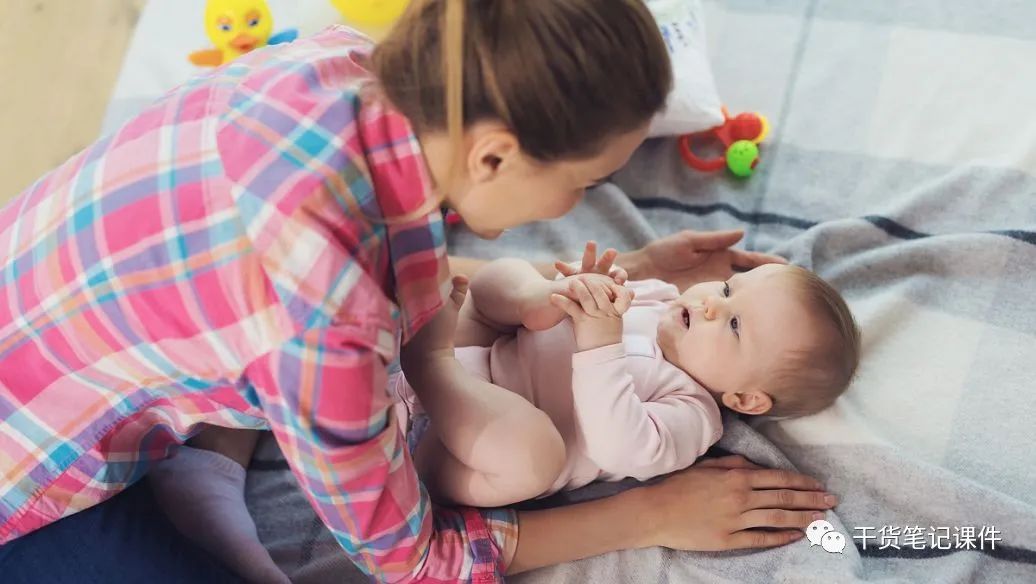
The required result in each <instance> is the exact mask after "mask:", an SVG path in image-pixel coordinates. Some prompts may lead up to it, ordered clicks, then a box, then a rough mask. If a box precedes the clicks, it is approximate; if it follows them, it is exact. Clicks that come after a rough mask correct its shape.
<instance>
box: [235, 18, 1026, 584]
mask: <svg viewBox="0 0 1036 584" xmlns="http://www.w3.org/2000/svg"><path fill="white" fill-rule="evenodd" d="M706 9H707V16H708V28H709V30H710V39H709V45H710V49H711V52H712V61H713V63H714V67H715V73H716V78H717V82H718V84H719V88H720V91H721V93H722V94H723V95H724V97H725V100H726V102H727V103H728V104H729V105H730V106H731V110H732V111H735V112H736V111H741V109H742V108H744V109H749V108H751V109H753V110H758V111H762V112H763V113H766V114H767V115H769V116H770V119H771V121H772V122H773V125H774V134H773V136H772V138H771V139H770V141H769V143H767V144H766V145H765V147H764V150H763V161H762V163H761V165H760V167H759V169H758V172H757V174H756V175H755V176H754V177H752V178H750V179H748V180H737V179H733V178H731V177H729V176H726V175H722V174H714V175H703V174H700V173H697V172H694V171H691V170H689V169H688V168H686V167H685V166H684V165H683V164H682V163H681V161H680V159H679V157H678V155H677V151H676V148H675V145H674V143H673V142H671V141H659V142H654V143H649V144H647V145H645V146H644V147H643V149H642V150H641V151H640V152H639V153H638V154H637V155H636V157H635V159H634V160H633V162H632V164H631V165H630V166H629V167H628V168H627V169H625V170H624V171H622V172H621V173H620V174H619V175H618V176H616V177H614V181H613V184H609V185H606V186H603V187H601V188H599V189H597V190H596V191H595V192H593V193H592V194H591V195H590V196H589V197H588V198H587V200H586V202H585V203H584V204H583V205H581V206H580V207H579V208H578V209H577V210H576V211H575V212H574V213H573V214H572V215H571V216H569V217H566V218H564V219H562V220H559V221H555V222H550V223H544V224H539V225H534V226H530V227H528V228H524V229H519V230H515V231H513V232H510V233H508V234H506V235H505V236H504V237H502V238H501V239H500V240H498V241H496V242H491V243H490V242H484V241H481V240H478V239H476V238H474V237H472V236H471V235H470V234H468V233H465V232H464V231H462V230H460V231H456V232H455V233H453V235H452V236H451V240H450V245H451V251H452V252H453V253H457V254H466V255H473V256H478V257H487V258H488V257H496V256H501V255H516V256H524V257H529V258H537V259H546V258H552V257H554V256H557V255H562V256H574V254H575V253H576V252H577V251H578V250H579V249H580V247H581V245H582V243H583V242H584V240H586V239H587V238H595V239H597V240H598V241H600V242H601V243H602V244H603V245H610V246H616V247H618V248H620V249H621V248H625V249H630V248H634V247H637V246H640V245H643V244H644V243H646V242H648V241H650V240H651V239H652V238H655V237H659V236H663V235H666V234H668V233H672V232H674V231H677V230H680V229H684V228H691V229H699V230H700V229H720V228H731V227H742V228H744V229H746V230H747V232H748V235H747V237H746V239H745V242H744V245H745V247H747V248H749V249H753V250H763V251H769V252H775V253H780V254H784V255H786V256H787V257H789V258H790V259H791V260H792V261H794V262H795V263H798V264H800V265H803V266H806V267H808V268H811V269H813V270H816V271H817V272H819V273H820V274H821V275H822V276H824V277H825V278H827V279H828V280H829V281H831V282H832V283H833V284H835V285H836V286H837V287H839V288H840V289H841V290H842V291H843V292H844V293H845V295H846V297H847V298H848V300H849V301H850V304H851V306H852V308H853V310H854V312H855V313H856V315H857V317H858V319H859V321H860V322H861V324H862V326H863V329H864V344H865V352H864V361H863V365H862V368H861V371H860V374H859V377H858V379H857V381H856V382H855V383H854V385H853V386H852V388H851V389H850V390H849V392H848V393H847V394H846V395H845V396H844V397H843V398H841V399H840V400H839V401H838V402H837V404H836V405H835V406H834V407H832V408H831V409H829V410H828V411H825V412H823V413H821V414H819V415H816V416H812V417H809V418H805V419H799V420H792V421H783V422H773V423H766V424H748V423H745V422H744V421H741V420H740V419H736V418H733V417H729V418H728V419H727V420H726V432H725V435H724V437H723V439H722V441H721V442H720V446H721V447H722V448H724V449H725V450H728V451H733V452H739V453H743V454H744V455H746V456H748V457H749V458H751V459H753V460H756V461H758V462H760V463H763V464H767V465H773V466H780V467H787V468H795V469H798V470H801V471H804V472H807V473H810V474H812V475H814V476H816V477H818V478H820V479H821V480H822V481H824V482H825V484H826V485H827V486H828V488H829V489H831V490H832V491H833V492H835V493H837V494H838V495H839V496H840V497H841V501H842V502H841V504H840V505H839V507H838V508H837V509H836V510H835V512H833V513H832V514H831V516H830V520H831V522H832V524H833V526H834V528H835V529H836V530H837V531H839V532H841V533H842V534H844V535H845V536H846V540H847V542H848V544H849V545H847V547H846V548H845V550H844V552H843V553H841V554H838V553H829V552H827V551H825V550H824V549H823V548H822V547H821V546H811V545H810V544H809V542H807V541H805V540H803V541H800V542H797V543H795V544H792V545H789V546H786V547H784V548H781V549H775V550H769V551H761V552H739V553H718V554H717V553H708V554H705V553H682V552H672V551H669V550H662V549H651V550H643V551H638V552H622V553H613V554H607V555H604V556H601V557H597V558H592V559H588V560H584V561H581V562H574V563H570V564H566V565H561V566H556V567H553V568H547V569H543V570H539V571H536V572H533V573H530V574H526V575H523V576H521V577H517V578H514V580H515V581H517V582H525V583H540V582H571V583H577V582H580V583H581V582H595V583H597V582H600V583H609V582H630V583H641V582H709V583H713V582H751V583H755V582H759V583H763V582H971V581H974V582H1023V581H1025V582H1036V432H1034V430H1033V420H1036V392H1034V389H1036V388H1034V381H1033V380H1034V379H1036V304H1034V297H1036V278H1034V274H1036V196H1034V195H1036V123H1034V122H1033V121H1032V115H1033V105H1034V104H1036V73H1034V69H1033V63H1036V3H1032V2H1023V1H1021V0H999V1H989V2H981V3H980V2H967V1H965V0H952V1H940V0H912V1H893V0H880V1H877V0H874V1H868V2H857V1H854V0H844V1H821V0H796V1H784V2H780V3H774V2H768V1H765V0H727V1H724V2H719V3H717V2H707V3H706ZM271 446H272V445H270V444H266V445H265V448H264V453H263V454H262V455H261V456H260V457H259V458H258V459H257V461H256V467H255V468H254V469H253V471H254V472H252V473H251V479H250V489H249V493H250V496H251V504H252V506H253V510H254V512H255V513H256V515H257V517H258V519H259V523H260V529H261V531H262V536H263V538H264V539H265V540H266V542H267V543H268V544H269V547H270V549H271V550H272V552H273V554H274V555H275V557H276V558H277V559H278V561H280V562H281V565H282V566H283V567H284V568H285V569H286V570H288V571H289V573H291V574H292V575H293V576H294V577H295V579H296V580H297V581H298V582H341V581H349V579H350V578H356V579H357V580H360V579H359V578H358V577H357V576H356V573H355V572H353V571H352V570H351V567H350V566H348V564H347V562H345V561H343V559H342V556H341V554H340V552H339V551H338V549H337V547H336V546H335V545H334V543H333V542H332V541H331V540H330V538H329V536H328V535H327V533H326V532H325V531H324V530H323V528H322V527H321V526H320V524H319V522H318V521H317V519H316V518H315V517H314V516H313V514H312V512H311V511H310V510H309V507H308V505H307V504H306V503H305V501H304V500H303V499H302V498H301V496H300V495H299V494H298V491H297V489H296V488H295V486H294V481H293V479H292V478H291V477H290V475H289V474H288V473H287V471H285V470H284V467H283V463H282V462H279V456H278V455H277V453H276V449H275V448H271ZM617 488H622V485H594V486H591V487H589V488H587V489H584V490H583V491H579V492H576V493H572V494H568V495H565V496H563V498H562V500H561V501H560V502H564V498H567V499H569V500H573V499H579V498H586V497H594V496H601V495H603V494H607V493H609V492H613V491H614V490H615V489H617ZM557 502H559V501H558V500H555V503H557ZM868 528H869V529H868Z"/></svg>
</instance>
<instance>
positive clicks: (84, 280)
mask: <svg viewBox="0 0 1036 584" xmlns="http://www.w3.org/2000/svg"><path fill="white" fill-rule="evenodd" d="M368 50H369V46H368V45H367V44H366V42H365V41H364V40H363V39H361V38H358V37H355V36H353V35H351V33H349V32H348V31H347V30H346V29H342V28H336V29H331V30H329V31H327V32H325V33H323V34H321V35H318V36H316V37H314V38H312V39H310V40H306V41H302V42H297V43H293V44H291V45H286V46H283V47H278V48H271V49H267V50H262V51H258V52H256V53H253V54H251V55H249V56H246V57H244V58H242V59H239V60H237V61H235V62H233V63H231V64H230V65H229V66H227V67H224V68H222V69H219V70H217V71H215V72H214V73H212V74H210V75H208V76H205V77H201V78H198V79H196V80H194V81H192V82H190V83H189V84H187V85H185V86H183V87H181V88H178V89H177V90H174V91H173V92H171V93H170V94H169V95H167V96H166V97H165V98H163V99H162V100H160V101H159V102H158V103H156V104H155V105H154V106H152V107H150V108H149V109H147V110H146V111H144V112H143V113H141V114H140V115H139V116H138V117H137V118H136V119H134V120H133V121H132V122H130V123H129V124H128V125H126V126H125V127H123V128H122V129H121V130H119V131H118V132H116V133H115V134H114V135H112V136H110V137H108V138H106V139H103V140H101V141H100V142H98V143H96V144H95V145H93V146H92V147H90V148H88V149H87V150H85V151H84V152H82V153H81V154H79V155H77V156H76V157H74V158H72V159H71V160H69V161H68V162H67V163H65V164H64V165H62V166H61V167H59V168H57V169H56V170H54V171H53V172H51V173H50V174H48V175H47V176H45V177H44V178H43V179H41V180H40V181H39V182H37V183H36V184H35V185H33V186H32V187H31V188H30V189H29V190H28V191H26V192H25V193H23V194H22V195H21V196H20V197H18V198H17V199H15V201H14V202H13V203H12V204H11V205H9V206H8V207H7V208H5V209H4V210H3V211H2V212H0V250H2V252H0V253H2V254H3V256H2V257H3V261H2V264H0V265H2V272H0V543H2V542H6V541H10V540H12V539H14V538H17V537H19V536H22V535H25V534H26V533H29V532H31V531H33V530H35V529H38V528H40V527H43V526H44V525H47V524H49V523H51V522H54V521H57V520H58V519H60V518H62V517H65V516H67V515H70V514H72V513H75V512H77V511H81V510H83V509H86V508H88V507H90V506H92V505H95V504H97V503H99V502H101V501H103V500H105V499H107V498H108V497H111V496H112V495H114V494H116V493H118V492H119V491H121V490H122V489H124V488H126V486H127V485H130V484H132V483H133V482H134V481H136V480H137V479H139V478H140V477H141V476H143V475H144V474H145V473H146V471H147V468H148V465H149V463H150V462H151V461H155V460H159V459H162V458H164V457H167V456H168V455H169V454H170V453H171V452H172V451H173V450H174V449H175V447H176V446H177V445H179V444H181V443H183V442H184V441H185V440H186V439H187V438H189V437H190V436H191V435H192V434H193V433H195V432H197V431H198V429H199V427H198V425H199V424H201V423H207V424H215V425H221V426H229V427H237V428H266V427H269V428H270V429H272V430H273V432H274V434H275V435H276V437H277V440H278V442H279V443H280V445H281V448H282V449H283V451H284V454H285V456H286V458H287V459H288V461H289V463H290V464H291V467H292V470H293V471H294V473H295V475H296V477H297V478H298V480H299V483H300V485H301V486H302V488H303V490H304V491H305V493H306V494H307V496H308V497H309V499H310V501H311V502H312V504H313V506H314V508H315V509H316V511H317V513H318V514H319V515H320V517H321V518H322V519H323V521H324V522H325V523H326V524H327V526H328V528H330V530H331V531H332V533H333V534H334V535H335V537H336V538H337V539H338V541H339V542H340V543H341V545H342V547H343V548H344V549H345V551H346V552H347V553H348V554H349V555H350V556H351V557H352V559H353V561H355V562H356V564H357V565H358V566H359V567H360V568H362V569H363V570H365V571H366V572H367V573H368V574H370V575H372V576H373V577H375V578H377V579H379V580H383V581H424V582H464V581H471V582H492V581H499V580H501V579H502V576H501V574H502V570H503V566H502V560H501V558H502V555H503V552H502V550H505V549H508V547H509V546H511V547H513V545H514V542H515V538H516V534H517V530H516V524H515V518H514V515H513V513H511V512H508V511H475V510H472V509H467V510H446V509H437V508H433V507H432V506H431V504H430V503H429V500H428V496H427V493H426V492H425V490H424V488H423V487H422V486H421V485H420V483H419V482H418V480H417V477H416V475H415V472H414V468H413V465H412V464H411V461H410V459H409V454H408V452H407V450H406V448H405V442H404V440H403V437H402V435H401V432H400V428H399V427H398V424H397V422H396V420H395V417H394V416H392V415H389V414H390V407H391V405H392V402H391V398H390V397H389V395H388V392H387V389H386V387H387V385H386V378H387V375H386V364H387V363H390V362H392V361H393V360H394V359H395V358H396V353H397V348H398V342H399V338H400V337H402V339H403V340H406V339H407V338H409V336H410V335H411V334H412V333H413V331H415V330H416V329H418V328H419V327H420V326H421V325H422V324H424V322H426V321H427V320H428V318H429V317H430V316H431V315H432V314H434V313H435V311H436V310H437V309H438V308H439V307H440V306H441V304H442V301H443V298H444V294H445V292H446V291H447V288H448V286H449V283H448V278H447V277H446V276H447V274H448V268H447V264H446V249H445V241H444V233H443V227H442V221H441V217H440V216H439V214H438V213H437V212H433V213H430V214H428V215H426V216H421V217H420V218H419V219H416V220H411V221H409V222H406V223H402V224H400V223H393V222H388V223H387V224H386V221H385V220H384V219H385V218H387V217H395V216H401V215H404V214H407V213H412V212H414V211H417V210H418V209H420V208H421V206H422V205H424V204H426V203H427V200H428V198H429V196H430V181H429V177H428V176H427V174H426V173H427V170H426V168H425V166H424V162H423V159H422V156H421V152H420V147H419V144H418V143H417V140H416V139H415V137H414V134H413V132H412V130H411V128H410V126H409V124H408V122H407V121H406V119H404V118H403V117H401V116H400V115H399V114H398V113H396V112H394V111H392V110H391V109H390V108H389V107H388V106H387V105H385V103H384V102H383V101H381V100H380V99H379V98H378V95H377V92H376V89H375V86H374V85H373V84H372V82H371V81H372V78H371V76H370V74H369V73H368V72H367V71H366V70H365V69H364V66H363V64H364V62H365V59H366V55H367V52H368Z"/></svg>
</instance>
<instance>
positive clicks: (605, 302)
mask: <svg viewBox="0 0 1036 584" xmlns="http://www.w3.org/2000/svg"><path fill="white" fill-rule="evenodd" d="M609 292H610V290H608V287H607V286H606V285H603V284H601V283H599V282H594V284H593V285H592V286H591V287H590V293H591V294H592V295H593V297H594V302H595V303H596V304H597V310H598V312H599V313H600V315H601V316H615V308H613V307H612V297H611V296H610V295H609Z"/></svg>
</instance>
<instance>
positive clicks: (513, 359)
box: [396, 280, 723, 495]
mask: <svg viewBox="0 0 1036 584" xmlns="http://www.w3.org/2000/svg"><path fill="white" fill-rule="evenodd" d="M627 286H629V287H630V288H631V289H633V291H634V292H635V293H636V298H635V299H634V301H633V304H632V306H631V307H630V309H629V311H627V312H626V314H625V315H624V317H623V342H622V343H617V344H614V345H608V346H605V347H600V348H597V349H593V350H590V351H582V352H577V351H576V345H575V337H574V333H573V330H572V321H571V320H570V319H565V320H564V321H562V322H561V323H560V324H558V325H557V326H555V327H553V328H551V329H549V330H546V331H530V330H527V329H519V331H518V333H517V334H516V335H514V336H507V337H502V338H500V339H498V340H497V341H496V342H495V343H494V344H493V346H492V347H459V348H457V351H456V354H457V359H458V360H459V361H460V362H461V364H462V365H464V368H465V369H466V370H467V371H469V372H470V373H472V374H474V375H477V376H479V377H481V378H483V379H486V380H487V381H489V382H491V383H494V384H496V385H499V386H501V387H504V388H506V389H509V390H511V391H513V392H515V393H517V394H519V395H521V396H522V397H524V398H525V399H527V400H529V401H530V402H532V403H533V404H534V405H535V406H536V407H537V408H539V409H540V410H542V411H544V412H546V413H547V415H549V416H550V418H551V420H553V421H554V425H555V426H557V428H558V431H559V432H561V436H562V437H563V438H564V440H565V446H566V449H567V460H566V462H565V467H564V469H563V470H562V471H561V474H560V475H559V476H558V478H557V480H556V481H555V482H554V484H553V485H552V486H551V488H550V489H549V490H548V491H546V492H544V493H543V495H549V494H551V493H554V492H557V491H559V490H562V489H565V490H570V489H576V488H579V487H581V486H583V485H586V484H588V483H590V482H592V481H595V480H605V481H617V480H621V479H623V478H626V477H634V478H636V479H640V480H646V479H649V478H651V477H655V476H658V475H662V474H666V473H669V472H672V471H674V470H679V469H681V468H684V467H687V466H689V465H690V464H692V463H693V462H694V461H695V460H696V459H697V458H698V457H699V456H701V455H702V454H703V453H704V452H705V451H706V450H707V449H708V448H709V446H711V445H712V444H714V443H715V442H716V441H717V440H719V438H720V435H721V434H722V431H723V427H722V422H721V420H720V412H719V407H718V406H717V405H716V401H715V400H714V399H713V397H712V396H711V395H710V394H709V393H708V391H706V390H705V388H703V387H702V386H701V385H699V384H698V383H697V382H695V381H694V380H693V379H692V378H691V377H690V376H689V375H687V374H686V373H684V372H683V371H682V370H680V369H679V368H677V367H676V366H675V365H673V364H671V363H669V362H668V361H666V360H665V358H664V357H663V356H662V350H661V349H660V348H659V346H658V343H657V342H656V340H655V337H656V330H657V328H658V322H659V319H660V318H661V317H662V316H663V315H664V314H665V312H666V310H667V308H668V306H669V304H670V302H672V301H673V300H675V299H676V298H677V297H678V296H679V292H678V290H677V289H676V287H675V286H673V285H671V284H667V283H665V282H662V281H659V280H644V281H635V282H629V283H628V284H627ZM396 382H397V384H398V386H397V391H400V394H399V395H406V396H412V395H413V394H412V392H411V389H410V387H409V386H408V385H407V384H406V382H405V380H403V376H402V375H399V376H397V378H396ZM433 424H434V421H433ZM501 455H502V456H505V455H506V453H501Z"/></svg>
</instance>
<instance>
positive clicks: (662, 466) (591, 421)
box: [572, 343, 722, 480]
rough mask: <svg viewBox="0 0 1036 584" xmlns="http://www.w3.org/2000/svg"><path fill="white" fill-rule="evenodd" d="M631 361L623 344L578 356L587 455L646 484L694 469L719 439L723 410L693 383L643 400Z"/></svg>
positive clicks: (576, 399) (575, 387)
mask: <svg viewBox="0 0 1036 584" xmlns="http://www.w3.org/2000/svg"><path fill="white" fill-rule="evenodd" d="M626 359H627V357H626V349H625V347H624V346H623V345H622V344H621V343H617V344H614V345H608V346H605V347H600V348H597V349H593V350H590V351H583V352H580V353H576V354H575V355H573V357H572V393H573V408H574V410H575V416H576V420H577V423H578V425H579V428H580V431H581V433H582V435H583V438H584V440H585V442H586V451H587V455H588V456H589V457H590V459H591V460H593V462H594V463H595V464H597V465H598V466H599V467H600V468H601V470H603V471H605V472H608V473H611V474H616V475H622V476H631V477H634V478H638V479H641V480H644V479H648V478H650V477H654V476H658V475H661V474H665V473H668V472H672V471H674V470H679V469H681V468H685V467H687V466H690V465H691V464H692V463H693V462H694V461H695V460H696V459H697V458H698V457H699V456H701V455H702V454H704V453H705V451H706V450H707V449H708V448H709V446H711V445H712V444H713V443H715V442H716V440H718V439H719V436H720V433H721V431H722V426H721V422H720V417H719V409H718V407H717V406H716V404H715V402H713V401H712V397H711V396H709V395H708V392H706V391H705V390H704V389H702V388H700V387H698V386H696V385H694V383H693V381H688V383H687V385H684V386H681V387H678V388H676V389H674V390H672V391H670V392H668V393H666V394H665V395H663V396H662V397H660V398H659V399H657V400H655V401H649V402H642V401H641V400H640V397H639V396H638V395H637V393H636V392H635V391H634V384H635V383H636V382H637V381H638V380H634V378H633V376H632V375H630V373H629V371H628V370H627V367H626ZM640 381H643V380H640Z"/></svg>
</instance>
